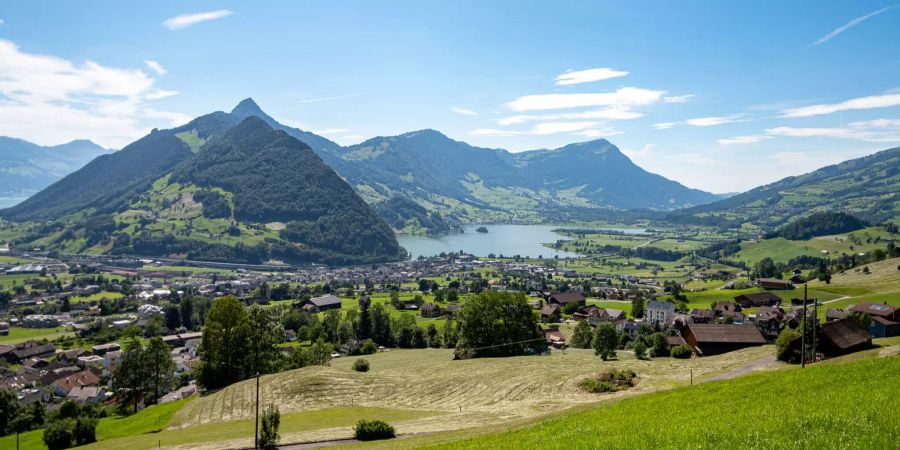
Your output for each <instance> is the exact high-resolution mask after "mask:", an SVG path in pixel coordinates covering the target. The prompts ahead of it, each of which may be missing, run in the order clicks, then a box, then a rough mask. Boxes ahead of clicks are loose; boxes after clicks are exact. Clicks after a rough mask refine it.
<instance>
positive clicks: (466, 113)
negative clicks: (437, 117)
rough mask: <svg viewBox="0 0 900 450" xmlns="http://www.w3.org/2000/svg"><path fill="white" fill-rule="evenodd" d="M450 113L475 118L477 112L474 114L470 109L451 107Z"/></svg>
mask: <svg viewBox="0 0 900 450" xmlns="http://www.w3.org/2000/svg"><path fill="white" fill-rule="evenodd" d="M450 111H453V112H455V113H457V114H462V115H464V116H477V115H478V113H477V112H475V111H473V110H471V109H466V108H460V107H458V106H452V107H450Z"/></svg>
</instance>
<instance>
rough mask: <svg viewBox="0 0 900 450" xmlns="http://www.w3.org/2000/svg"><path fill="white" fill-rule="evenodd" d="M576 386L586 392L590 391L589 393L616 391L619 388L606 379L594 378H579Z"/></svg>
mask: <svg viewBox="0 0 900 450" xmlns="http://www.w3.org/2000/svg"><path fill="white" fill-rule="evenodd" d="M578 386H579V387H580V388H581V389H584V390H585V391H586V392H590V393H591V394H602V393H604V392H616V391H618V390H619V388H617V387H616V386H615V385H614V384H612V383H609V382H607V381H600V380H597V379H594V378H588V379H585V380H581V381H580V382H579V383H578Z"/></svg>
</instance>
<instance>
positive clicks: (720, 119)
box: [653, 114, 745, 130]
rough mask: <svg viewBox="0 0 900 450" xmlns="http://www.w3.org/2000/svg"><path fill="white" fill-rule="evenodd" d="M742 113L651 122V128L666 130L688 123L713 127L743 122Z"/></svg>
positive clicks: (693, 125) (694, 125)
mask: <svg viewBox="0 0 900 450" xmlns="http://www.w3.org/2000/svg"><path fill="white" fill-rule="evenodd" d="M743 117H744V116H743V115H742V114H732V115H729V116H709V117H696V118H693V119H686V120H681V121H678V122H660V123H656V124H653V128H656V129H657V130H668V129H669V128H672V127H674V126H676V125H690V126H692V127H713V126H716V125H725V124H728V123H735V122H743V121H744V120H745V119H743Z"/></svg>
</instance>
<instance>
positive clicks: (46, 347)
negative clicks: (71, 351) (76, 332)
mask: <svg viewBox="0 0 900 450" xmlns="http://www.w3.org/2000/svg"><path fill="white" fill-rule="evenodd" d="M54 351H56V347H54V346H53V344H40V345H32V346H28V347H25V348H16V349H15V350H13V352H12V354H13V355H14V356H15V357H16V358H19V359H27V358H31V357H32V356H38V355H43V354H45V353H53V352H54Z"/></svg>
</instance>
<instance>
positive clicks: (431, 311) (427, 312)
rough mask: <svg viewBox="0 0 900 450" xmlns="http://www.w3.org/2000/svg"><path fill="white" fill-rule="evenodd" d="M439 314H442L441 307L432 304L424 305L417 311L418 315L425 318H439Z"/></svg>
mask: <svg viewBox="0 0 900 450" xmlns="http://www.w3.org/2000/svg"><path fill="white" fill-rule="evenodd" d="M441 314H443V312H442V311H441V307H440V306H438V305H435V304H434V303H426V304H424V305H422V308H421V309H420V310H419V315H421V316H422V317H426V318H434V317H440V316H441Z"/></svg>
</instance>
